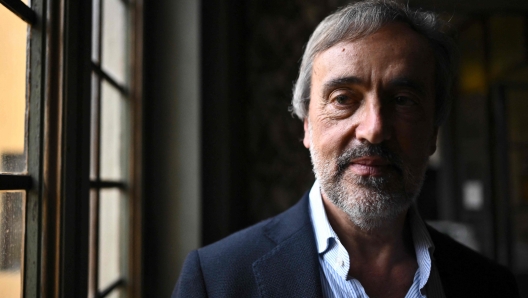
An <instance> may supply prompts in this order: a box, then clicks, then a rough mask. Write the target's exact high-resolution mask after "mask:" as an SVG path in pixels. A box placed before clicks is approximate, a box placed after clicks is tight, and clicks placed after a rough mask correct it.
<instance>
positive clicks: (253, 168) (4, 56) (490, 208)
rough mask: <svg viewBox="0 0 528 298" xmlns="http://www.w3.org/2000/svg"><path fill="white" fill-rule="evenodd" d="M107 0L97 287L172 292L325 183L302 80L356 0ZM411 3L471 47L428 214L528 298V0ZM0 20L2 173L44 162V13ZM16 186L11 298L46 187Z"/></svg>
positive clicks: (8, 236) (2, 286)
mask: <svg viewBox="0 0 528 298" xmlns="http://www.w3.org/2000/svg"><path fill="white" fill-rule="evenodd" d="M35 1H37V0H35ZM53 2H54V1H50V3H53ZM35 3H37V2H35ZM38 3H40V2H38ZM91 3H92V12H91V13H93V19H92V24H91V27H90V29H89V30H88V29H87V30H88V32H90V34H89V36H91V40H92V41H91V43H90V42H89V44H91V47H88V50H87V51H88V54H87V55H89V56H90V57H91V58H90V59H91V68H90V69H91V70H90V71H91V72H90V71H89V72H88V73H89V74H90V75H91V77H90V78H91V79H90V80H91V85H90V86H91V89H90V90H91V93H90V92H88V93H89V98H90V100H91V101H90V102H91V109H90V108H88V109H87V110H91V114H90V113H88V115H89V117H88V118H89V121H88V122H89V123H88V122H87V123H88V124H86V125H87V127H89V128H90V129H88V133H87V134H86V135H85V136H87V138H88V139H90V140H91V145H90V146H89V147H90V149H89V152H88V151H87V153H86V154H87V155H85V157H87V158H88V157H89V159H90V166H89V167H88V166H87V167H86V172H83V173H86V179H90V184H89V187H86V198H88V196H89V200H90V206H91V208H92V209H90V210H91V211H90V223H91V224H90V228H89V229H88V228H86V231H88V230H89V233H88V232H87V234H86V235H87V236H86V237H88V234H89V237H90V239H91V240H90V244H89V245H88V244H83V245H85V246H86V247H89V249H87V250H86V251H88V250H89V253H87V254H89V258H90V266H89V269H87V270H89V272H90V273H89V274H88V275H90V278H91V279H90V280H91V281H90V287H91V288H93V289H95V291H96V292H97V291H99V292H100V293H101V292H105V291H106V290H107V289H110V291H108V293H110V294H108V293H107V295H108V297H125V296H130V297H139V296H143V297H168V296H169V295H170V293H171V291H172V289H173V287H174V285H175V283H176V281H177V279H178V276H179V272H180V269H181V266H182V264H183V261H184V259H185V257H186V255H187V254H188V253H189V252H190V251H191V250H193V249H196V248H198V247H201V246H204V245H207V244H210V243H213V242H215V241H217V240H219V239H221V238H223V237H225V236H227V235H229V234H231V233H233V232H235V231H238V230H240V229H243V228H245V227H247V226H249V225H252V224H254V223H257V222H259V221H261V220H263V219H266V218H268V217H270V216H273V215H276V214H278V213H280V212H281V211H284V210H286V209H287V208H288V207H290V206H292V205H293V204H295V203H296V202H297V201H298V200H299V199H300V198H301V196H302V195H303V194H304V193H305V192H306V191H308V190H309V188H310V187H311V185H312V183H313V181H314V177H313V174H312V171H311V163H310V157H309V152H308V150H306V149H305V148H304V146H303V145H302V141H301V140H302V137H303V126H302V122H301V121H300V120H298V119H296V118H294V117H292V115H291V114H290V113H289V111H288V108H289V106H290V101H291V96H292V91H291V90H292V87H293V83H294V81H295V80H296V78H297V75H298V68H299V65H300V58H301V55H302V52H303V48H304V45H305V44H306V42H307V40H308V38H309V36H310V34H311V33H312V31H313V30H314V29H315V27H316V26H317V24H318V23H319V22H320V21H321V20H322V19H323V18H324V17H325V16H327V15H328V14H329V13H331V12H333V11H335V10H336V9H337V8H338V7H340V6H343V5H346V4H347V3H348V2H347V1H341V0H290V1H279V0H267V1H264V0H203V1H193V0H179V1H172V0H156V1H148V0H145V1H124V0H93V1H92V2H91ZM138 3H139V4H141V5H139V6H134V7H136V9H135V10H132V9H131V7H133V5H136V4H138ZM26 4H27V3H26ZM408 4H409V5H410V6H412V7H422V8H424V9H427V10H433V11H436V12H438V13H439V14H440V15H441V16H442V18H444V19H445V20H446V21H448V22H449V24H450V27H449V28H448V32H449V33H450V34H451V35H452V36H453V38H454V39H455V40H456V42H457V44H458V48H459V55H460V63H459V64H458V66H457V68H458V77H457V79H456V82H455V86H454V87H455V88H454V90H453V97H454V104H453V107H452V111H451V116H450V118H449V120H448V121H447V123H446V124H445V125H444V126H443V127H442V128H441V130H440V137H439V140H438V142H439V144H438V150H437V152H436V153H435V155H434V156H432V157H431V160H430V163H429V167H428V170H427V173H426V180H425V183H424V188H423V190H422V193H421V194H420V197H419V199H418V207H419V210H420V212H421V214H422V216H423V217H424V219H426V220H427V221H428V222H429V223H430V224H431V225H433V226H435V227H436V228H438V229H439V230H441V231H443V232H445V233H447V234H449V235H451V236H452V237H453V238H455V239H456V240H458V241H460V242H462V243H464V244H465V245H467V246H469V247H471V248H473V249H475V250H477V251H479V252H480V253H482V254H484V255H486V256H487V257H489V258H491V259H494V260H496V261H497V262H499V263H501V264H503V265H505V266H508V267H509V268H510V269H511V270H512V271H513V272H514V274H515V276H516V277H517V279H518V284H519V286H520V288H521V293H522V295H523V297H528V116H527V115H528V2H527V1H523V0H508V1H497V0H466V1H457V0H442V1H440V0H412V1H409V2H408ZM138 7H139V8H138ZM129 10H130V12H129ZM132 12H133V13H135V14H132ZM129 13H131V15H129ZM139 19H141V20H142V23H141V22H137V20H139ZM134 20H136V21H134ZM131 24H132V25H131ZM133 24H136V25H138V24H139V25H138V26H133ZM129 25H130V26H129ZM2 28H11V29H12V30H9V31H6V30H4V29H2ZM0 29H1V30H0V39H1V41H2V43H1V46H0V90H2V94H1V95H0V107H1V108H0V156H1V163H0V166H1V167H0V172H2V173H15V174H16V175H18V174H20V173H21V174H24V173H26V174H27V173H28V172H29V174H31V173H32V170H31V165H28V164H27V161H26V160H27V158H28V157H27V156H28V152H29V158H30V160H31V150H30V149H28V148H30V147H28V146H29V145H28V144H27V140H28V139H29V140H31V134H32V132H31V129H28V127H29V126H28V125H29V124H28V123H29V122H27V121H28V120H27V119H28V118H27V117H28V113H30V112H29V111H30V110H31V109H29V110H28V108H27V106H26V104H27V105H30V106H31V101H30V100H28V101H26V98H29V97H28V96H29V95H28V94H29V93H28V92H27V91H28V90H30V89H28V88H29V87H27V86H26V84H29V83H27V81H26V79H27V77H28V76H29V75H28V72H27V69H26V62H27V61H32V60H31V59H30V58H29V56H26V55H28V53H29V52H26V47H27V46H28V45H27V38H28V35H27V33H28V32H29V31H28V26H27V25H26V24H25V23H23V22H22V21H21V20H20V19H17V18H16V17H14V15H13V14H11V13H10V12H8V11H7V10H6V9H5V8H4V7H2V6H0ZM31 30H33V29H31ZM131 30H133V32H134V34H132V35H133V36H135V38H133V39H131V38H130V37H127V36H132V35H130V34H129V33H130V32H131ZM13 32H15V33H13ZM138 36H139V37H138ZM134 42H135V43H134ZM138 43H139V46H138ZM138 48H140V49H141V50H140V51H138ZM101 53H102V54H101ZM116 53H117V54H116ZM134 53H135V54H134ZM138 53H139V54H138ZM101 55H102V56H101ZM134 55H139V57H140V59H139V58H137V57H136V58H135V59H131V57H132V58H133V56H134ZM134 57H135V56H134ZM140 60H142V64H141V65H142V69H141V68H140V67H138V65H140V64H139V63H137V61H140ZM130 61H132V62H134V61H135V62H134V63H135V64H134V63H132V62H130ZM28 63H29V62H28ZM134 71H139V73H140V75H139V76H137V75H135V76H134V75H133V74H134ZM137 78H140V79H139V80H138V79H137ZM31 90H33V89H31ZM130 90H131V92H129V91H130ZM134 90H135V91H134ZM138 90H139V91H138ZM138 94H140V95H138ZM14 99H16V100H14ZM65 121H66V120H65ZM28 135H29V137H28ZM138 135H140V136H141V137H140V138H136V136H138ZM79 138H80V137H79ZM134 142H136V143H134ZM126 144H129V145H126ZM136 147H140V148H141V150H136ZM131 156H132V157H131ZM133 156H136V157H137V158H134V157H133ZM46 171H47V169H46V170H45V171H44V175H47V172H46ZM130 173H133V174H130ZM88 177H89V178H88ZM81 178H82V177H81ZM81 178H79V179H81ZM72 179H73V178H72ZM75 179H77V178H75ZM134 185H139V186H140V187H137V188H136V187H135V186H134ZM0 189H2V191H0V250H1V251H2V254H1V255H0V293H3V294H5V293H8V291H11V292H10V293H11V294H9V297H20V291H21V290H20V288H21V276H22V275H21V274H22V273H21V272H23V270H22V269H23V266H24V262H23V261H21V260H23V259H24V246H25V245H26V247H30V245H31V243H29V244H28V242H26V243H25V242H24V241H27V240H24V239H27V237H26V238H24V235H25V233H26V232H25V231H26V230H25V229H28V228H31V225H30V223H28V221H27V219H26V217H25V212H26V210H27V208H28V206H29V205H27V204H28V203H27V201H28V200H30V199H31V197H26V192H24V191H8V190H4V188H0ZM88 193H89V194H88ZM134 198H136V199H134ZM65 208H66V207H65ZM94 208H95V209H94ZM65 210H67V209H65ZM79 212H81V211H79ZM83 214H84V213H83ZM86 214H88V211H86ZM71 220H72V221H71V223H76V222H80V221H82V220H83V219H79V218H77V219H75V218H73V219H71ZM92 224H93V225H92ZM36 225H37V226H38V224H36ZM43 226H44V227H43V229H44V233H46V225H45V224H44V225H43ZM94 239H95V240H94ZM50 263H51V262H50ZM136 263H138V264H136ZM87 268H88V267H87ZM57 270H59V271H60V269H57ZM86 280H87V279H84V280H83V279H81V282H82V283H83V284H84V283H86ZM94 280H97V281H94ZM135 283H137V284H141V286H140V287H137V288H134V286H133V285H134V284H135ZM113 289H121V290H119V291H117V290H116V291H113ZM123 289H125V290H124V291H123ZM132 289H139V290H138V291H139V292H136V293H133V291H134V290H132ZM127 293H128V294H127ZM131 293H132V294H131ZM6 295H7V294H6ZM101 297H102V296H101Z"/></svg>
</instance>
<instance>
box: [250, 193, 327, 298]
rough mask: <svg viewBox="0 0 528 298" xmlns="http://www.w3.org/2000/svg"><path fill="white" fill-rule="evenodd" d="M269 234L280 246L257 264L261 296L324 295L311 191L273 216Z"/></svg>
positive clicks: (255, 269) (267, 233) (266, 227)
mask: <svg viewBox="0 0 528 298" xmlns="http://www.w3.org/2000/svg"><path fill="white" fill-rule="evenodd" d="M264 233H265V235H266V236H267V237H268V238H269V239H270V240H271V241H273V242H274V243H276V244H277V245H276V246H275V247H274V248H273V249H272V250H271V251H270V252H268V253H267V254H265V255H264V256H262V257H261V258H260V259H258V260H257V261H255V262H254V263H253V273H254V275H255V279H256V281H257V286H258V289H259V293H260V296H261V297H320V296H321V293H322V291H321V279H320V273H319V260H318V255H317V248H316V245H315V238H314V232H313V228H312V224H311V220H310V211H309V200H308V193H306V194H305V195H304V196H303V198H302V199H301V200H300V201H299V202H298V203H297V204H296V205H295V206H293V207H292V208H290V209H289V210H287V211H286V212H284V213H282V214H280V215H278V216H277V217H275V218H273V219H272V220H271V221H270V222H269V223H268V224H267V225H266V226H265V227H264Z"/></svg>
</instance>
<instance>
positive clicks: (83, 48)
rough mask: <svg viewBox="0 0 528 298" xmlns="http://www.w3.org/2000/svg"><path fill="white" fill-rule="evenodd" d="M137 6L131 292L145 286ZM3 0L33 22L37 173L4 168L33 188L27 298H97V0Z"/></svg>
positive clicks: (2, 185)
mask: <svg viewBox="0 0 528 298" xmlns="http://www.w3.org/2000/svg"><path fill="white" fill-rule="evenodd" d="M126 2H127V5H130V6H131V7H130V8H131V15H132V20H131V23H130V24H131V25H132V26H133V27H132V28H130V34H131V36H130V37H131V45H132V46H131V50H130V60H131V65H132V66H131V74H132V79H131V88H130V90H129V92H130V95H129V96H130V99H131V101H133V104H132V109H131V113H132V114H131V127H130V129H131V133H132V135H131V137H130V138H129V140H128V144H126V145H125V146H129V147H130V148H131V149H130V153H129V154H130V165H129V168H130V173H129V177H130V178H129V181H130V183H129V193H130V203H129V210H130V212H129V215H130V216H129V231H130V235H129V237H128V238H129V242H128V244H127V245H128V249H129V253H128V262H129V266H128V274H127V277H128V280H127V287H126V289H127V297H139V296H140V293H141V280H142V275H141V259H142V253H141V248H142V245H141V238H142V237H141V236H142V235H141V228H142V224H141V217H142V212H141V204H142V200H141V193H142V185H141V180H142V178H141V174H140V171H141V157H142V156H141V154H142V153H141V152H142V148H141V141H142V133H141V128H142V123H141V120H142V115H141V113H142V109H141V99H142V46H143V45H142V42H143V39H142V38H143V37H142V29H143V25H142V22H143V2H142V1H140V0H139V1H138V0H135V1H126ZM0 4H1V5H4V6H5V7H7V8H8V9H9V10H11V11H12V12H13V13H15V14H16V15H18V16H19V17H21V18H22V19H23V20H24V21H26V23H28V25H29V27H28V58H27V61H28V68H27V78H28V82H29V84H27V86H26V88H27V94H28V95H27V96H26V98H27V99H26V100H27V103H26V105H27V106H26V108H27V119H26V132H27V137H26V152H27V174H0V190H20V189H22V190H25V191H26V214H25V218H26V223H25V227H26V228H25V234H24V252H23V256H24V257H23V260H22V262H23V264H24V265H23V271H22V276H23V280H22V291H23V292H22V297H88V272H89V263H88V260H89V258H88V256H89V228H90V221H89V220H90V217H89V216H90V203H89V192H90V180H89V178H90V162H89V161H90V146H89V142H90V129H91V123H90V122H91V109H90V105H91V70H92V63H91V49H92V47H91V38H92V34H91V30H92V18H91V16H92V1H75V0H32V1H31V7H28V6H26V5H25V4H24V3H23V2H21V1H20V0H0Z"/></svg>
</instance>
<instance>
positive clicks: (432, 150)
mask: <svg viewBox="0 0 528 298" xmlns="http://www.w3.org/2000/svg"><path fill="white" fill-rule="evenodd" d="M438 128H439V127H438V126H436V125H435V127H434V131H433V135H432V136H431V145H430V146H431V147H430V148H429V156H431V155H433V153H435V151H436V142H437V140H438Z"/></svg>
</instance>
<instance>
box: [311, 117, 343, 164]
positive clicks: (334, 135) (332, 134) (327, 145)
mask: <svg viewBox="0 0 528 298" xmlns="http://www.w3.org/2000/svg"><path fill="white" fill-rule="evenodd" d="M348 122H349V121H346V120H341V121H332V120H330V121H328V119H318V120H317V122H316V123H317V124H316V125H317V127H312V131H313V134H312V138H313V143H314V145H315V146H316V147H317V149H318V151H320V152H321V153H323V154H324V155H325V156H337V155H339V154H340V153H341V152H342V151H343V150H345V148H347V146H348V144H349V142H350V140H351V139H350V137H349V132H350V128H349V126H350V125H349V123H348Z"/></svg>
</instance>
